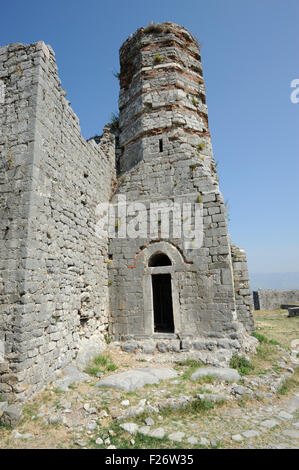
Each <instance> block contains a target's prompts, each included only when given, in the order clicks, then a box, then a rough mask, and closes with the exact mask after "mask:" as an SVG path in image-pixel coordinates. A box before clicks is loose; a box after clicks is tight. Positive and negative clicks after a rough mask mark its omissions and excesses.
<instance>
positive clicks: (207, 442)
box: [199, 437, 210, 446]
mask: <svg viewBox="0 0 299 470" xmlns="http://www.w3.org/2000/svg"><path fill="white" fill-rule="evenodd" d="M199 443H200V445H201V446H208V445H210V441H209V440H208V439H206V438H205V437H201V438H200V441H199Z"/></svg>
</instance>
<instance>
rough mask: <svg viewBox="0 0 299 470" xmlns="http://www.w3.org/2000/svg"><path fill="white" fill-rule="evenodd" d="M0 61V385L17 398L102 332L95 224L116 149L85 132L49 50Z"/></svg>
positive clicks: (10, 50) (24, 51)
mask: <svg viewBox="0 0 299 470" xmlns="http://www.w3.org/2000/svg"><path fill="white" fill-rule="evenodd" d="M0 58H1V68H0V73H1V75H0V78H1V79H2V80H4V81H5V84H6V95H5V103H4V106H3V107H1V110H0V113H1V114H0V116H1V130H2V135H1V141H0V143H1V176H0V178H1V179H0V182H1V184H0V194H1V199H0V201H1V202H0V204H1V206H0V209H1V216H2V217H1V232H2V233H1V237H0V238H1V252H0V253H1V264H0V267H1V284H0V288H1V291H0V295H1V296H0V302H1V305H0V308H1V317H0V337H1V338H2V340H4V342H5V352H6V365H2V375H1V377H0V381H1V383H0V391H2V392H4V393H6V394H7V396H8V397H10V398H11V397H12V396H16V397H17V399H23V398H25V397H26V396H28V395H30V394H32V393H34V392H36V391H37V390H39V389H40V388H41V387H42V386H43V385H44V384H45V383H47V382H48V381H49V380H51V379H53V378H54V377H55V374H56V373H57V371H59V369H60V368H61V367H63V366H64V365H65V364H67V363H68V362H70V360H71V359H72V358H74V357H75V355H76V354H77V352H78V349H79V353H80V345H82V347H84V345H85V343H86V342H87V341H88V339H90V340H91V341H92V338H94V337H95V335H96V337H97V340H99V339H101V338H103V336H102V332H103V331H105V329H106V328H107V324H108V317H107V314H108V287H107V284H108V276H107V265H106V262H105V261H106V259H107V240H100V239H99V238H98V237H97V236H96V234H95V225H96V223H97V215H96V206H97V204H99V203H101V202H105V201H107V199H108V196H109V193H110V189H111V181H112V178H113V167H114V158H115V149H114V137H113V136H111V135H110V134H109V132H108V131H106V132H105V133H104V135H103V138H102V140H101V141H100V143H99V144H96V143H95V141H90V142H86V141H85V140H84V139H83V138H82V136H81V133H80V127H79V123H78V119H77V117H76V115H75V114H74V113H73V111H72V110H71V108H70V106H69V104H68V102H67V100H66V99H65V92H64V90H63V89H62V88H61V87H60V80H59V78H58V76H57V67H56V64H55V60H54V55H53V52H52V50H51V48H50V47H47V46H45V44H44V43H37V44H33V45H30V46H23V45H20V44H18V45H12V46H8V47H5V48H2V49H0ZM0 367H1V365H0ZM0 372H1V369H0Z"/></svg>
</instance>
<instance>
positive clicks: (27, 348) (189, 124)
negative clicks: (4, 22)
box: [0, 23, 253, 400]
mask: <svg viewBox="0 0 299 470" xmlns="http://www.w3.org/2000/svg"><path fill="white" fill-rule="evenodd" d="M54 55H55V54H54V51H53V50H52V48H51V47H50V46H47V45H46V44H44V43H43V42H38V43H35V44H30V45H23V44H20V43H14V44H10V45H7V46H4V47H1V48H0V101H1V103H0V395H1V397H2V396H4V397H5V398H7V399H8V400H25V399H26V398H28V397H29V396H31V395H33V394H34V393H37V392H38V391H39V390H41V389H42V388H43V386H44V385H45V384H46V383H49V382H50V381H53V380H54V379H55V378H56V377H57V375H59V373H60V371H61V369H63V368H64V367H65V366H66V365H67V364H69V363H70V362H71V361H73V360H74V359H76V361H77V364H79V365H80V366H81V367H84V366H85V365H86V363H87V362H88V361H89V360H90V359H91V358H92V357H93V356H94V355H96V354H98V353H99V352H101V350H102V349H104V348H105V345H106V343H105V340H104V335H106V334H107V332H108V331H109V332H110V334H111V335H112V337H113V338H115V339H121V340H125V342H124V343H123V347H124V348H125V347H126V345H127V344H128V342H129V346H128V349H129V350H130V349H131V350H132V349H133V350H134V349H136V348H139V349H141V350H143V351H144V352H154V350H155V348H158V349H159V350H160V351H162V352H163V351H167V350H168V351H173V352H174V351H177V352H179V351H181V350H186V349H188V348H191V347H192V348H193V349H197V350H202V351H204V352H202V351H198V352H199V353H200V354H203V356H202V359H203V360H206V362H213V360H214V359H215V358H216V360H218V359H219V356H221V358H222V359H223V358H224V359H225V360H226V362H227V361H228V359H229V357H230V356H231V354H232V353H233V352H237V351H246V350H248V348H250V345H251V343H250V336H249V335H248V334H247V333H246V330H247V331H251V330H252V328H253V320H252V305H251V298H250V290H249V279H248V270H247V262H246V255H245V252H244V251H243V250H240V249H239V248H237V247H236V246H231V244H230V239H229V236H228V228H227V222H226V217H225V205H224V203H223V198H222V195H221V192H220V190H219V184H218V179H217V173H216V165H215V163H214V158H213V153H212V147H211V139H210V134H209V127H208V117H207V107H206V100H205V88H204V83H203V78H202V68H201V59H200V50H199V46H198V44H197V42H196V40H195V39H194V38H193V37H192V36H191V34H190V33H189V32H188V31H187V30H186V29H185V28H182V27H180V26H178V25H175V24H172V23H164V24H163V25H156V26H155V25H150V26H148V27H147V28H141V29H139V30H138V31H137V32H136V33H135V34H134V35H133V36H132V37H130V38H129V39H128V40H127V41H126V42H125V43H124V44H123V46H122V48H121V50H120V62H121V71H120V87H121V90H120V97H119V108H120V121H119V130H118V131H113V132H111V126H106V127H105V128H104V132H103V135H102V136H101V137H95V138H93V139H89V140H88V141H86V140H85V139H84V138H83V137H82V135H81V131H80V126H79V120H78V118H77V116H76V115H75V113H74V112H73V110H72V109H71V107H70V104H69V102H68V101H67V99H66V92H65V90H64V89H63V88H62V87H61V82H60V80H59V77H58V74H57V66H56V63H55V57H54ZM114 133H116V134H117V133H118V135H117V136H116V137H117V138H116V139H115V135H114ZM115 142H116V144H117V145H115ZM108 202H110V209H111V208H112V209H114V204H116V206H117V211H115V212H113V211H111V210H110V209H109V211H110V212H111V213H113V217H112V216H111V220H112V222H113V224H112V228H113V230H111V231H110V239H109V237H108V236H107V234H106V235H105V236H104V237H103V236H99V230H98V228H99V222H101V220H102V219H101V217H100V212H101V211H100V208H101V207H102V206H107V207H108V206H109V204H108ZM124 210H125V212H124ZM168 224H169V228H170V230H168ZM110 228H111V224H110ZM113 231H114V233H113ZM207 351H208V352H207ZM204 355H205V356H204ZM208 355H210V356H208ZM217 358H218V359H217Z"/></svg>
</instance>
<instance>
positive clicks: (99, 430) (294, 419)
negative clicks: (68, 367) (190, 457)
mask: <svg viewBox="0 0 299 470" xmlns="http://www.w3.org/2000/svg"><path fill="white" fill-rule="evenodd" d="M256 325H257V332H258V333H260V334H263V335H267V337H268V342H265V340H263V341H262V342H261V346H260V349H259V352H258V354H257V356H255V357H253V358H252V364H253V365H254V367H255V368H254V370H252V371H249V373H247V374H246V375H244V376H243V377H242V378H241V380H240V381H239V382H238V383H225V382H221V381H220V380H217V379H214V378H213V377H211V376H210V375H209V376H207V377H205V378H200V379H198V380H197V381H191V380H190V377H191V375H192V373H194V371H195V370H196V369H197V368H198V364H196V363H195V362H192V361H188V362H185V363H183V364H157V363H155V364H148V363H146V362H141V361H137V360H136V358H135V357H134V356H133V355H131V354H127V353H122V354H120V353H119V350H117V349H116V348H115V347H113V346H111V345H110V346H109V358H108V356H106V357H105V358H104V360H103V358H102V359H99V360H98V361H97V363H94V364H92V365H91V366H90V368H89V370H88V371H89V374H90V375H89V377H90V380H89V381H88V382H83V383H73V384H70V385H69V390H66V391H63V390H61V389H60V388H58V387H57V386H54V385H53V386H51V387H49V388H48V389H47V390H45V391H44V392H43V393H42V394H40V395H39V396H38V397H36V398H35V399H34V400H33V401H31V402H30V403H28V404H27V405H26V406H25V407H24V418H23V421H22V422H21V423H20V424H19V425H18V426H17V428H15V429H14V430H12V429H8V428H5V427H0V447H2V448H213V447H216V448H240V449H244V448H271V449H273V448H278V449H284V448H298V447H299V387H298V384H299V373H298V369H296V361H295V360H294V358H293V356H292V355H290V354H289V352H290V351H288V342H289V341H291V340H292V339H294V338H295V337H296V334H297V338H298V337H299V331H298V327H299V318H297V319H296V318H294V319H291V320H290V319H287V318H286V317H285V316H284V315H283V314H277V313H276V314H275V315H271V314H264V313H261V314H259V315H257V316H256ZM288 332H289V333H288ZM261 339H262V338H261ZM269 340H272V343H273V342H274V343H275V341H279V343H280V344H281V346H282V347H281V346H279V345H276V344H272V343H271V342H269ZM107 358H108V359H107ZM143 366H144V367H149V366H150V367H161V368H164V367H168V368H169V367H170V368H171V367H172V368H173V369H175V370H176V372H177V376H176V377H173V378H170V379H168V380H167V381H161V382H160V383H157V384H148V385H145V386H144V387H142V388H139V389H136V390H135V391H134V392H126V391H124V390H117V389H107V388H105V389H103V388H99V387H98V386H97V385H98V383H99V381H100V376H107V375H109V374H118V373H119V372H122V371H126V370H127V371H128V370H131V369H133V368H136V367H138V368H140V367H143ZM116 367H117V369H116V370H115V371H114V369H115V368H116ZM99 369H101V372H100V371H99ZM293 371H294V373H293ZM247 372H248V371H247ZM92 374H93V375H92ZM97 376H98V377H97ZM56 385H57V384H56ZM198 395H200V396H201V399H200V400H199V399H198V398H197V396H198ZM219 396H220V397H222V399H221V401H220V402H219V403H213V399H212V398H213V397H219ZM223 398H224V399H223Z"/></svg>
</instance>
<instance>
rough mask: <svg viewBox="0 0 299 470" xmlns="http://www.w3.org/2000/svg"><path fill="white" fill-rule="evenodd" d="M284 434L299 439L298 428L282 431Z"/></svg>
mask: <svg viewBox="0 0 299 470" xmlns="http://www.w3.org/2000/svg"><path fill="white" fill-rule="evenodd" d="M282 434H283V435H284V436H288V437H291V438H292V439H299V431H296V429H285V430H284V431H282Z"/></svg>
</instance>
